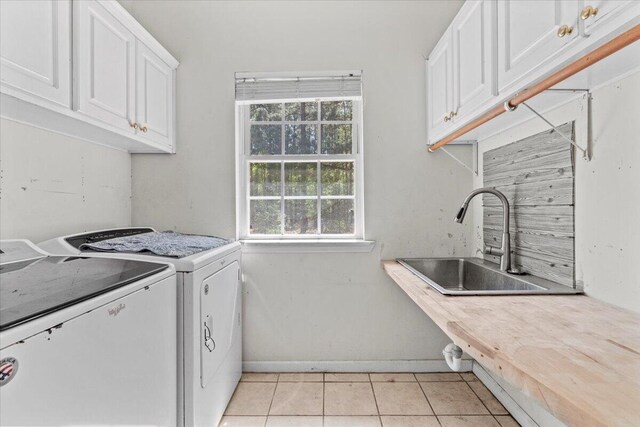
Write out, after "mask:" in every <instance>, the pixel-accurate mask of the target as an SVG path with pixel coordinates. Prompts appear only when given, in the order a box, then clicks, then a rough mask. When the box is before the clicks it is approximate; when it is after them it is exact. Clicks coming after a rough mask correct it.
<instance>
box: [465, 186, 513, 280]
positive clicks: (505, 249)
mask: <svg viewBox="0 0 640 427" xmlns="http://www.w3.org/2000/svg"><path fill="white" fill-rule="evenodd" d="M482 193H487V194H493V195H494V196H496V197H497V198H498V199H500V202H501V203H502V242H501V243H500V247H499V248H496V247H493V246H488V245H487V246H485V248H484V253H485V254H488V255H497V256H499V257H500V270H502V271H506V272H508V273H512V274H521V273H520V271H519V270H518V269H516V268H514V267H513V266H512V265H511V236H510V235H509V201H508V200H507V198H506V197H505V196H504V194H502V193H501V192H500V191H498V190H496V189H495V188H488V187H485V188H478V189H477V190H473V191H472V192H471V193H469V195H468V196H467V198H466V199H464V202H462V206H461V207H460V210H459V211H458V214H457V215H456V218H455V221H456V222H457V223H460V224H462V220H463V219H464V216H465V215H466V214H467V209H469V202H471V199H473V198H474V197H475V196H477V195H478V194H482Z"/></svg>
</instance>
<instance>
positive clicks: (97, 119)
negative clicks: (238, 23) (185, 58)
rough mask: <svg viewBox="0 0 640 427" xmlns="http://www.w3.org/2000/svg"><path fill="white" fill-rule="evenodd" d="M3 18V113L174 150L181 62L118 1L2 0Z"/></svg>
mask: <svg viewBox="0 0 640 427" xmlns="http://www.w3.org/2000/svg"><path fill="white" fill-rule="evenodd" d="M0 16H1V19H2V22H1V23H2V26H1V27H0V28H1V31H2V34H1V35H2V37H1V39H0V44H1V49H0V59H1V67H2V68H1V78H2V82H1V83H2V84H1V85H0V89H1V91H0V92H1V94H0V115H1V116H2V117H4V118H7V119H10V120H16V121H19V122H22V123H28V124H31V125H33V126H37V127H40V128H43V129H48V130H50V131H53V132H58V133H63V134H66V135H70V136H73V137H76V138H80V139H82V140H85V141H90V142H96V143H99V144H102V145H107V146H111V147H115V148H119V149H123V150H127V151H129V152H131V153H173V152H175V132H174V121H175V104H174V98H175V73H176V68H177V67H178V61H176V60H175V58H173V57H172V56H171V54H170V53H169V52H167V50H166V49H165V48H164V47H162V46H161V45H160V44H159V43H158V42H157V41H156V40H155V39H154V38H153V37H152V36H151V35H150V34H149V33H148V32H147V31H146V30H145V29H144V28H143V27H142V26H141V25H140V24H139V23H138V22H137V21H136V20H135V19H134V18H133V17H132V16H131V15H130V14H129V13H128V12H127V11H126V10H125V9H124V8H123V7H122V6H121V5H120V4H119V3H118V2H117V1H116V0H35V1H29V0H20V1H13V0H0ZM72 34H73V40H71V38H72ZM72 46H73V49H72Z"/></svg>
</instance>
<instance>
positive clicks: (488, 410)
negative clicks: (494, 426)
mask: <svg viewBox="0 0 640 427" xmlns="http://www.w3.org/2000/svg"><path fill="white" fill-rule="evenodd" d="M463 379H464V378H463ZM464 383H465V384H466V385H467V387H469V388H470V389H471V392H472V393H473V394H474V395H475V396H476V397H477V398H478V400H479V401H480V403H482V406H484V408H485V409H486V410H487V412H489V415H491V416H492V417H493V419H494V420H495V418H496V417H495V416H494V415H493V412H491V409H489V407H488V406H487V405H486V404H485V403H484V400H482V399H481V398H480V395H478V393H476V391H475V390H474V389H473V387H471V386H470V385H469V382H468V381H465V382H464ZM487 390H489V389H487ZM489 393H491V390H489ZM491 396H493V393H491ZM493 397H494V398H495V396H493ZM496 400H498V399H496ZM496 422H497V423H498V424H500V422H499V421H498V420H496Z"/></svg>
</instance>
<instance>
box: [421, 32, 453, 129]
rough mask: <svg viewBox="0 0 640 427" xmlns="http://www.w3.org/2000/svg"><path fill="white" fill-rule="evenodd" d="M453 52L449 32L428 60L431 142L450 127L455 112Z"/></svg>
mask: <svg viewBox="0 0 640 427" xmlns="http://www.w3.org/2000/svg"><path fill="white" fill-rule="evenodd" d="M451 50H452V44H451V32H450V31H449V30H447V32H446V33H445V34H444V35H443V36H442V38H441V39H440V41H439V42H438V44H437V45H436V47H435V48H434V49H433V51H432V52H431V55H429V59H427V99H428V104H429V105H428V108H429V113H428V123H429V126H428V128H429V135H428V136H429V140H430V141H431V142H434V138H436V137H438V136H441V135H442V134H443V133H444V132H445V131H446V130H447V128H449V127H450V120H451V113H452V111H453V67H452V64H451V62H452V56H453V55H452V52H451Z"/></svg>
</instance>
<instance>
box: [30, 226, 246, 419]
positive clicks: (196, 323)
mask: <svg viewBox="0 0 640 427" xmlns="http://www.w3.org/2000/svg"><path fill="white" fill-rule="evenodd" d="M153 231H155V230H154V229H152V228H149V227H132V228H120V229H111V230H101V231H94V232H88V233H81V234H75V235H70V236H63V237H58V238H55V239H52V240H48V241H46V242H42V243H40V244H39V246H40V247H41V248H42V249H44V250H46V251H49V252H51V253H58V254H81V253H91V254H92V256H96V257H100V256H105V257H121V258H128V259H138V260H149V259H152V260H154V261H161V262H167V263H171V264H173V265H174V267H175V269H176V271H177V278H178V371H179V377H178V379H179V381H178V387H179V391H178V424H179V425H181V426H186V427H191V426H195V427H199V426H207V427H211V426H216V425H218V423H219V422H220V419H221V418H222V415H223V413H224V410H225V408H226V406H227V404H228V403H229V400H230V399H231V396H232V395H233V392H234V390H235V388H236V386H237V384H238V381H239V380H240V376H241V375H242V313H241V311H242V286H241V283H242V282H241V270H240V261H241V250H240V243H238V242H231V243H229V244H226V245H223V246H221V247H218V248H215V249H211V250H208V251H204V252H199V253H196V254H193V255H189V256H186V257H184V258H170V257H160V256H156V255H149V254H144V253H138V254H131V253H112V252H108V253H105V252H95V251H84V250H80V249H79V248H80V247H81V245H83V244H84V243H90V242H98V241H103V240H107V239H112V238H117V237H124V236H131V235H135V234H141V233H148V232H153Z"/></svg>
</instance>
